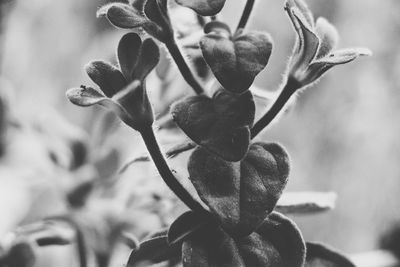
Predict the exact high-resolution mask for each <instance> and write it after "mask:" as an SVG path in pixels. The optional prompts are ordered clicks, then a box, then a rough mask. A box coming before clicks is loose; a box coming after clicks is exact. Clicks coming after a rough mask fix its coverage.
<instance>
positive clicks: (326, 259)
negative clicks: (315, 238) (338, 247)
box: [305, 242, 355, 267]
mask: <svg viewBox="0 0 400 267" xmlns="http://www.w3.org/2000/svg"><path fill="white" fill-rule="evenodd" d="M305 267H355V265H354V264H353V263H352V262H351V261H350V260H349V259H347V258H346V256H344V255H342V254H340V253H339V252H337V251H335V250H332V249H331V248H328V247H326V246H324V245H322V244H317V243H311V242H307V257H306V265H305Z"/></svg>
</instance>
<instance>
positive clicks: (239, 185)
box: [188, 143, 289, 236]
mask: <svg viewBox="0 0 400 267" xmlns="http://www.w3.org/2000/svg"><path fill="white" fill-rule="evenodd" d="M188 170H189V175H190V180H191V181H192V183H193V185H194V187H195V189H196V190H197V193H198V194H199V196H200V198H201V200H203V201H204V203H205V204H207V205H208V207H209V208H210V210H211V212H212V213H213V214H214V215H216V217H217V218H218V219H219V220H220V222H221V224H222V226H223V228H224V229H225V230H226V231H227V232H229V233H230V234H232V235H235V236H244V235H248V234H250V233H251V232H252V231H253V230H254V229H256V228H257V227H258V226H259V225H260V224H261V223H262V221H263V220H264V219H265V217H266V216H267V215H268V214H269V213H270V212H271V211H272V210H273V209H274V207H275V204H276V203H277V201H278V199H279V197H280V195H281V193H282V190H283V189H284V188H285V186H286V182H287V178H288V175H289V159H288V155H287V154H286V152H285V150H284V149H283V148H282V147H281V146H279V145H277V144H274V143H270V144H267V143H255V144H253V145H252V146H251V147H250V149H249V152H248V153H247V155H246V157H245V158H244V159H243V160H242V161H241V162H228V161H225V160H223V159H221V158H219V157H218V156H215V155H213V154H210V153H208V152H207V151H206V150H204V149H202V148H197V149H196V150H195V151H194V152H193V154H192V155H191V157H190V159H189V164H188Z"/></svg>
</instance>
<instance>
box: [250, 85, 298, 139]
mask: <svg viewBox="0 0 400 267" xmlns="http://www.w3.org/2000/svg"><path fill="white" fill-rule="evenodd" d="M300 87H301V85H300V84H299V83H298V82H297V81H295V80H294V79H291V78H289V79H288V80H287V82H286V85H285V87H284V88H283V89H282V92H281V93H280V95H279V96H278V98H277V99H276V100H275V102H274V104H273V105H272V106H271V108H270V109H269V110H268V111H267V112H266V113H265V114H264V116H262V117H261V119H259V120H258V121H257V122H256V124H255V125H254V126H253V128H252V129H251V138H252V139H253V138H255V137H256V136H257V135H258V134H259V133H260V132H261V131H262V130H263V129H264V128H265V127H267V126H268V125H269V124H270V123H271V122H272V121H273V120H274V118H275V117H276V116H277V115H278V114H279V112H280V111H281V110H282V109H283V107H284V106H285V105H286V103H287V102H288V101H289V99H290V97H291V96H292V95H293V94H294V93H295V92H296V91H297V90H298V89H299V88H300Z"/></svg>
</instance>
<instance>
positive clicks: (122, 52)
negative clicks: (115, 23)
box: [118, 33, 160, 82]
mask: <svg viewBox="0 0 400 267" xmlns="http://www.w3.org/2000/svg"><path fill="white" fill-rule="evenodd" d="M118 59H119V63H120V66H121V70H122V73H123V74H124V76H125V78H126V79H127V80H128V81H133V80H139V81H141V82H143V80H144V79H145V78H146V76H147V75H148V74H149V73H150V72H151V71H152V70H153V69H154V68H155V67H156V66H157V64H158V61H159V60H160V51H159V48H158V46H157V44H156V43H155V42H154V41H153V40H152V39H146V40H144V41H143V43H142V40H141V39H140V36H139V35H137V34H136V33H128V34H126V35H124V36H123V37H122V39H121V41H120V43H119V46H118Z"/></svg>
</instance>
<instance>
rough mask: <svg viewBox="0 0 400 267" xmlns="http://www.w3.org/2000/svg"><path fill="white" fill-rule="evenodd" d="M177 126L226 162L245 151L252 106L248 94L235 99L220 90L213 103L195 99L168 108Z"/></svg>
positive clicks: (253, 109) (252, 115) (240, 155)
mask: <svg viewBox="0 0 400 267" xmlns="http://www.w3.org/2000/svg"><path fill="white" fill-rule="evenodd" d="M171 113H172V116H173V118H174V120H175V122H176V123H177V124H178V126H179V127H180V128H181V129H182V130H183V131H184V132H185V133H186V134H187V135H188V136H189V137H190V138H191V139H192V140H193V141H195V142H196V143H197V144H198V145H201V146H203V147H204V148H206V149H207V150H209V151H210V152H212V153H215V154H217V155H218V156H220V157H222V158H223V159H225V160H228V161H239V160H241V159H242V158H243V157H244V155H245V154H246V152H247V151H248V147H249V143H250V127H251V126H252V125H253V122H254V114H255V104H254V100H253V96H252V95H251V93H250V92H248V93H246V94H242V95H234V94H230V93H229V92H226V91H225V90H223V89H220V90H219V91H217V92H216V93H215V95H214V96H213V98H212V99H210V98H208V97H206V96H194V97H189V98H186V99H184V100H182V101H179V102H178V103H176V104H175V105H174V106H173V107H172V108H171Z"/></svg>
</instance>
